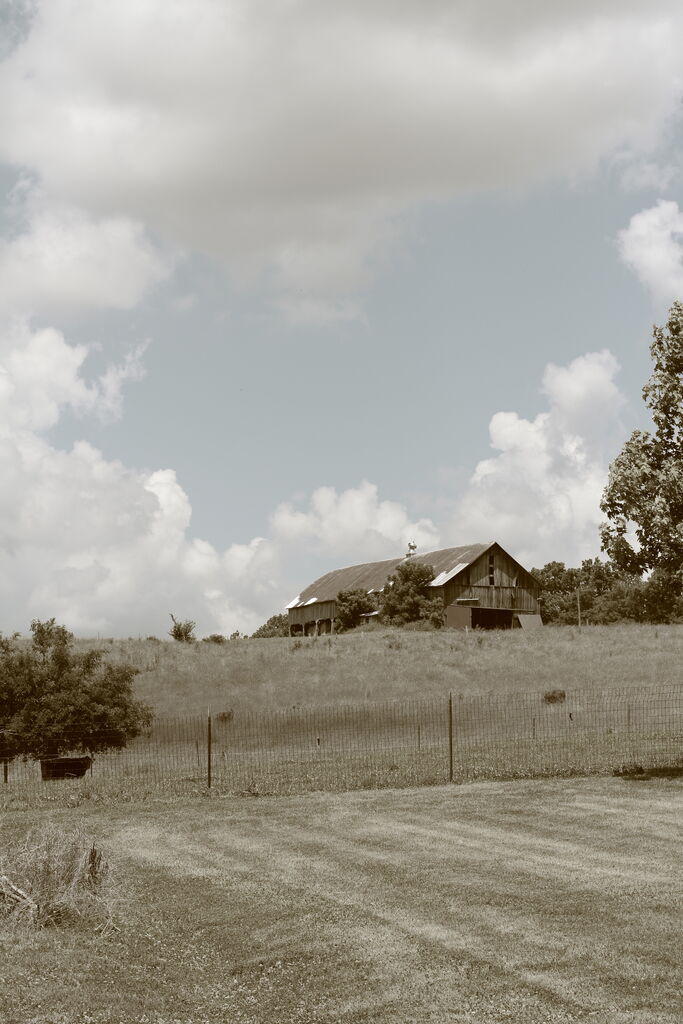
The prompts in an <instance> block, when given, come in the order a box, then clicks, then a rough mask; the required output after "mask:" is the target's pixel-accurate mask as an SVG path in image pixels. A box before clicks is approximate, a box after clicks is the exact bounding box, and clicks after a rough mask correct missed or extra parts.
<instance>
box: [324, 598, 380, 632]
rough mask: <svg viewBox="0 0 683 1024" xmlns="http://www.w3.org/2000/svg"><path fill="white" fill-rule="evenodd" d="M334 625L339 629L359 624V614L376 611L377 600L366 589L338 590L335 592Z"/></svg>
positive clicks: (353, 627) (354, 626)
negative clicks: (335, 609)
mask: <svg viewBox="0 0 683 1024" xmlns="http://www.w3.org/2000/svg"><path fill="white" fill-rule="evenodd" d="M336 604H337V611H336V617H335V620H334V621H335V626H336V627H337V628H338V629H339V630H344V629H355V628H356V626H360V620H361V615H367V614H369V613H370V612H374V611H377V600H376V598H375V596H374V594H368V592H367V590H340V591H339V593H338V594H337V601H336Z"/></svg>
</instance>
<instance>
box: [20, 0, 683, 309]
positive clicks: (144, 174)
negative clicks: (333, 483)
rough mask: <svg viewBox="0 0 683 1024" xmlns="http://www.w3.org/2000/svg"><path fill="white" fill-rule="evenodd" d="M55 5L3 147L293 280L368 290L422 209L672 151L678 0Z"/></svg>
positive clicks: (243, 271) (80, 189)
mask: <svg viewBox="0 0 683 1024" xmlns="http://www.w3.org/2000/svg"><path fill="white" fill-rule="evenodd" d="M36 6H37V12H38V13H37V16H36V18H35V20H34V22H33V26H32V30H31V32H30V34H29V35H28V38H27V39H26V41H25V42H23V43H22V44H21V45H19V46H17V48H16V49H15V50H14V52H13V53H12V54H11V55H10V57H9V58H8V59H7V60H6V61H5V62H4V64H3V65H2V67H1V69H0V89H1V90H2V95H3V98H4V103H3V107H2V112H0V140H1V141H0V158H3V157H4V159H5V160H7V161H9V162H11V163H13V164H14V165H18V166H23V167H27V168H29V169H30V170H31V172H32V173H33V174H35V175H36V176H37V178H38V180H39V181H40V184H41V188H42V189H43V193H44V195H45V196H46V199H47V201H48V202H49V203H50V204H53V203H55V204H57V205H58V206H59V207H62V206H66V207H67V208H73V207H78V208H82V209H84V210H86V211H87V212H88V217H89V218H91V219H93V220H94V222H96V223H97V224H100V225H101V224H110V223H111V222H112V221H113V223H115V224H119V218H121V217H123V218H128V220H126V221H125V223H127V224H133V225H140V224H144V225H145V226H146V227H147V228H148V229H151V230H152V231H153V232H154V233H155V234H156V233H159V234H161V235H163V236H164V237H165V238H166V239H167V241H170V242H172V243H173V244H178V245H180V246H182V247H185V248H196V249H200V250H204V251H206V252H208V253H210V254H213V255H215V256H218V257H220V258H221V259H222V260H224V261H225V262H226V263H227V265H228V266H229V267H230V268H231V269H232V271H233V272H234V273H235V275H237V276H240V275H247V276H248V275H250V274H251V275H254V274H258V273H260V272H262V271H265V272H266V273H267V274H268V275H270V277H271V278H272V280H273V282H274V287H275V289H276V291H277V292H279V293H280V294H282V295H284V296H291V295H294V296H296V295H297V294H298V292H300V291H303V293H304V297H311V298H313V299H318V300H323V299H329V298H332V299H334V300H336V299H338V298H339V297H340V296H341V295H342V294H348V293H350V292H355V291H357V290H358V289H359V288H362V285H363V282H364V280H365V279H366V278H367V275H368V274H370V273H372V271H373V268H374V267H375V265H376V261H377V259H379V258H381V257H382V254H383V252H384V249H385V247H386V245H387V241H388V239H389V240H390V239H391V238H392V237H393V235H394V233H395V232H396V231H397V230H400V219H401V216H402V214H403V213H404V212H405V211H406V210H407V209H410V208H411V207H414V206H415V204H419V203H422V202H425V201H430V200H434V199H440V198H447V197H451V196H454V195H459V194H463V193H468V192H471V191H473V190H480V189H483V188H500V187H504V188H508V187H516V186H520V185H521V186H525V185H527V184H529V183H534V182H538V181H542V180H546V179H548V178H564V179H566V178H573V177H575V176H577V175H582V174H586V173H591V172H592V171H593V170H595V168H596V167H598V166H599V164H600V162H601V161H603V160H609V159H611V158H613V157H614V155H615V154H619V155H620V158H622V159H623V158H624V154H626V157H627V160H628V159H633V160H636V161H640V162H641V163H642V161H643V160H646V161H647V160H650V162H651V163H656V159H655V158H654V157H653V155H652V154H653V153H655V152H656V149H657V145H658V143H659V142H660V141H661V139H662V137H663V134H664V131H665V129H666V126H667V125H668V123H669V122H670V120H671V118H672V117H673V116H674V115H675V113H676V111H677V109H678V103H679V100H680V96H681V75H680V52H681V41H682V38H683V12H682V11H681V8H680V4H679V3H677V2H674V0H653V2H651V3H649V4H647V5H643V4H642V3H637V2H635V0H632V2H627V0H620V2H618V3H617V2H616V0H591V2H588V0H584V2H576V0H573V2H572V3H569V2H568V0H567V2H561V3H554V4H543V3H539V2H538V0H527V2H525V3H516V4H514V5H511V4H510V3H508V2H503V0H500V2H498V3H493V4H480V3H475V2H473V0H471V2H470V0H465V2H462V3H459V4H453V3H451V2H449V0H428V2H425V0H403V2H399V3H391V4H389V3H386V2H380V0H375V2H372V3H357V2H354V3H346V4H338V3H331V2H327V3H326V2H320V0H316V2H315V3H314V2H311V0H293V2H291V3H287V4H284V5H283V4H280V5H277V7H274V6H273V5H265V6H264V5H260V4H253V3H245V2H244V0H118V2H117V3H116V4H112V3H110V2H108V0H92V2H91V3H89V4H87V5H83V4H82V3H81V2H80V0H38V2H37V4H36ZM112 230H113V229H112ZM121 230H123V231H124V235H125V230H124V229H123V228H121ZM128 230H132V229H130V228H129V229H128ZM126 244H127V243H126ZM36 258H37V257H36ZM123 292H125V289H122V294H123Z"/></svg>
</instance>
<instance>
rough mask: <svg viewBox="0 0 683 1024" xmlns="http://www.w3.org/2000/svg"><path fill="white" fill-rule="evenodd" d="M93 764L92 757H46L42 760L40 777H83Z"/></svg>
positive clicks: (45, 778) (45, 779)
mask: <svg viewBox="0 0 683 1024" xmlns="http://www.w3.org/2000/svg"><path fill="white" fill-rule="evenodd" d="M91 764H92V758H91V757H45V758H41V761H40V777H41V779H43V780H44V781H51V780H53V779H82V778H83V776H84V775H85V773H86V772H87V770H88V768H89V767H90V765H91Z"/></svg>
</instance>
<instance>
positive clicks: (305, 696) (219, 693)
mask: <svg viewBox="0 0 683 1024" xmlns="http://www.w3.org/2000/svg"><path fill="white" fill-rule="evenodd" d="M79 643H80V645H82V646H98V645H99V646H104V647H107V648H109V649H110V651H111V656H112V657H113V658H115V659H117V660H121V661H126V662H129V663H130V664H133V665H135V666H136V667H137V668H138V669H140V674H139V675H138V676H137V679H136V690H137V693H138V694H139V696H141V697H144V698H145V699H146V700H148V701H149V702H150V703H151V704H152V705H153V706H154V708H155V710H156V711H157V713H158V714H160V715H183V714H195V713H199V712H202V711H204V710H205V709H206V707H207V705H209V704H210V705H211V707H212V709H213V710H214V711H217V712H218V711H221V710H224V709H234V710H254V711H257V710H265V709H268V708H272V709H277V708H288V707H289V708H291V707H292V706H293V705H302V704H331V703H340V702H352V701H376V700H393V699H397V700H398V699H404V698H409V697H430V696H443V695H444V694H445V693H447V692H448V691H449V690H453V691H454V692H455V693H463V694H465V693H502V692H507V691H516V692H520V693H521V692H527V691H546V690H550V689H555V688H560V689H575V688H577V687H581V688H583V687H591V688H594V689H596V690H601V689H607V688H611V687H648V688H649V687H652V686H670V685H675V684H680V683H682V682H683V668H682V666H683V625H674V626H641V625H624V626H588V627H584V628H583V629H582V630H579V629H577V628H576V627H571V626H564V627H550V626H546V627H545V628H544V629H542V630H537V631H536V632H532V633H525V632H523V631H522V630H515V631H500V632H479V631H477V632H470V633H460V632H456V631H452V630H448V631H447V630H443V631H440V632H431V633H423V632H410V631H400V630H392V629H376V630H370V631H367V632H360V631H359V632H354V633H349V634H346V635H341V636H334V637H330V636H323V637H318V638H312V637H311V638H306V639H304V640H294V639H271V640H232V641H227V642H226V643H224V644H221V645H219V644H213V643H197V644H193V645H186V644H179V643H175V642H174V641H171V640H163V641H161V640H154V639H147V640H134V639H129V640H106V641H103V640H100V641H89V640H82V641H79Z"/></svg>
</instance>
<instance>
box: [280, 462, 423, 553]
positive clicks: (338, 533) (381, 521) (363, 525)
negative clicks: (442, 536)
mask: <svg viewBox="0 0 683 1024" xmlns="http://www.w3.org/2000/svg"><path fill="white" fill-rule="evenodd" d="M271 523H272V528H273V535H274V538H275V539H277V540H279V541H282V542H283V543H302V542H305V543H307V544H311V543H312V544H313V545H314V546H315V547H316V548H317V550H318V551H325V552H329V554H330V556H331V557H334V556H336V557H338V558H349V559H350V560H351V561H352V562H354V561H363V560H364V559H381V558H391V557H395V556H396V555H397V552H398V554H403V553H404V551H405V548H406V545H407V544H408V541H411V540H412V541H415V543H416V544H417V545H418V547H419V548H421V549H422V550H429V549H430V548H434V547H436V546H438V541H439V535H438V531H437V529H436V527H435V526H434V524H433V523H432V521H431V520H430V519H419V520H417V521H416V522H411V521H410V519H409V517H408V513H407V510H406V508H405V506H403V505H401V504H400V503H398V502H395V501H380V499H379V494H378V489H377V486H376V485H375V484H372V483H369V482H368V481H367V480H364V481H363V482H362V483H361V484H360V485H359V486H358V487H349V488H348V489H347V490H346V491H342V492H341V493H338V492H337V491H336V490H335V489H334V487H319V488H318V489H317V490H315V491H314V492H313V494H312V495H311V497H310V499H309V503H308V509H307V510H305V511H301V510H300V509H297V508H296V507H295V506H294V505H293V504H291V503H290V502H285V503H283V504H281V505H278V507H277V508H276V509H275V512H274V513H273V516H272V520H271Z"/></svg>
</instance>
